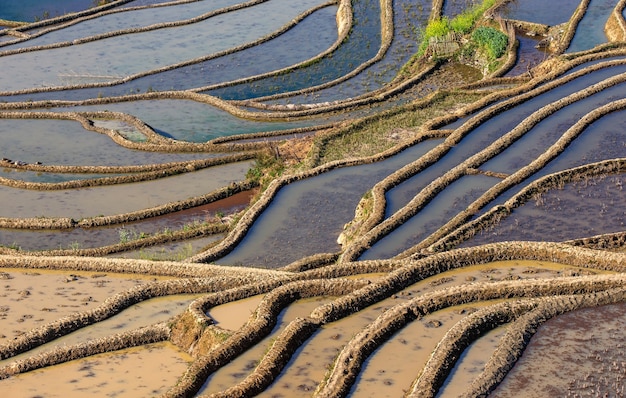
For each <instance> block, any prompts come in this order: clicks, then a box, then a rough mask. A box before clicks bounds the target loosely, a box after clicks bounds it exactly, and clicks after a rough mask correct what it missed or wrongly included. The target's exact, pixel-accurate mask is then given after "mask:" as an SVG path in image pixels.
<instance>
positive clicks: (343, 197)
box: [216, 140, 441, 268]
mask: <svg viewBox="0 0 626 398" xmlns="http://www.w3.org/2000/svg"><path fill="white" fill-rule="evenodd" d="M439 143H441V140H430V141H426V142H423V143H420V144H418V145H415V146H414V147H412V148H409V149H407V150H405V151H403V152H401V153H400V154H398V155H396V156H393V157H392V158H390V159H387V160H385V161H382V162H378V163H374V164H366V165H361V166H354V167H346V168H341V169H335V170H332V171H330V172H327V173H324V174H321V175H318V176H316V177H312V178H307V179H305V180H301V181H298V182H294V183H292V184H289V185H288V186H286V187H284V188H282V189H281V190H280V191H279V192H278V194H277V195H276V198H275V199H274V200H273V201H272V203H271V205H270V206H269V207H268V208H267V209H266V210H265V211H264V212H263V214H262V215H261V216H260V217H259V219H258V220H257V221H256V222H255V223H254V225H253V226H252V228H251V229H250V231H249V232H248V234H247V235H246V237H245V238H244V239H243V241H242V242H240V243H239V245H237V247H236V248H235V250H234V251H233V252H231V253H230V254H229V255H227V256H225V257H223V258H221V259H219V260H217V261H216V262H217V263H218V264H228V265H254V266H260V267H266V268H277V267H281V266H284V265H287V264H289V263H290V262H292V261H295V260H297V259H299V258H302V257H304V256H308V255H312V254H316V253H325V252H336V251H339V250H340V247H339V245H338V244H337V238H338V237H339V234H340V233H341V232H342V229H343V226H344V224H345V223H347V222H348V221H350V220H351V219H352V218H353V217H354V209H355V208H356V205H357V203H358V202H359V200H360V199H361V197H362V196H363V195H364V194H365V192H366V191H367V190H368V189H371V187H372V186H373V185H374V184H376V183H377V182H378V181H379V180H381V179H382V178H384V177H386V176H387V175H389V174H390V173H392V172H393V171H395V170H396V169H398V168H399V167H402V166H404V165H406V164H407V163H410V162H411V161H413V160H415V159H417V158H419V157H420V156H422V155H423V154H424V153H426V152H427V151H428V150H430V149H431V148H433V147H435V146H436V145H438V144H439Z"/></svg>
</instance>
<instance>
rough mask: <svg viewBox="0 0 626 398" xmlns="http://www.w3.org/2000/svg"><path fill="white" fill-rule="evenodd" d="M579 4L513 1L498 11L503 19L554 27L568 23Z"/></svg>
mask: <svg viewBox="0 0 626 398" xmlns="http://www.w3.org/2000/svg"><path fill="white" fill-rule="evenodd" d="M592 3H593V0H592ZM579 4H580V0H559V1H546V0H513V1H509V2H507V3H506V4H505V5H504V6H503V7H502V8H500V10H501V12H502V16H503V17H504V18H509V19H517V20H521V21H529V22H535V23H540V24H544V25H550V26H554V25H558V24H562V23H565V22H567V21H569V19H570V18H571V17H572V15H573V14H574V11H576V7H578V5H579Z"/></svg>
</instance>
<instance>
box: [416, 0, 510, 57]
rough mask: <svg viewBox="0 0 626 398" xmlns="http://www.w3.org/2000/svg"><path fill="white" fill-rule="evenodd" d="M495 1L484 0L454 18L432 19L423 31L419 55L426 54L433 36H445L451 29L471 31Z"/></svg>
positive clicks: (457, 31) (464, 31) (461, 32)
mask: <svg viewBox="0 0 626 398" xmlns="http://www.w3.org/2000/svg"><path fill="white" fill-rule="evenodd" d="M495 3H496V0H483V2H482V3H481V4H479V5H475V6H473V7H470V8H468V9H467V10H465V11H464V12H463V13H461V14H459V15H457V16H456V17H454V18H453V19H452V20H449V19H448V18H446V17H443V18H441V19H436V20H432V21H430V22H429V23H428V25H426V28H424V29H423V30H422V32H421V39H420V40H421V42H420V46H419V49H418V52H417V55H418V56H420V57H421V56H422V55H424V53H425V52H426V49H427V48H428V44H429V43H430V38H431V37H444V36H445V35H447V34H448V33H449V32H450V31H454V32H456V33H460V34H466V33H469V32H470V31H471V30H472V28H473V27H474V25H475V24H476V21H477V20H478V19H479V18H480V17H481V16H482V15H483V13H484V12H485V11H487V10H488V9H489V8H490V7H492V6H493V5H494V4H495ZM505 47H506V46H505Z"/></svg>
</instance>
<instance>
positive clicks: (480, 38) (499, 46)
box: [472, 26, 509, 60]
mask: <svg viewBox="0 0 626 398" xmlns="http://www.w3.org/2000/svg"><path fill="white" fill-rule="evenodd" d="M472 40H474V42H476V44H477V45H478V46H479V47H480V48H482V49H483V50H484V51H485V53H486V54H487V56H488V57H489V59H491V60H494V59H497V58H500V57H501V56H502V54H504V52H505V51H506V47H507V45H508V42H509V38H508V37H507V35H505V34H504V33H502V32H500V31H499V30H497V29H494V28H491V27H486V26H481V27H480V28H478V29H476V30H475V31H474V32H472Z"/></svg>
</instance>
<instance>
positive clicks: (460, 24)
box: [450, 13, 476, 34]
mask: <svg viewBox="0 0 626 398" xmlns="http://www.w3.org/2000/svg"><path fill="white" fill-rule="evenodd" d="M475 21H476V17H475V16H474V15H473V14H472V13H463V14H460V15H457V16H456V17H455V18H454V19H452V21H450V28H451V29H452V30H453V31H455V32H456V33H460V34H465V33H468V32H469V31H470V30H472V27H473V26H474V22H475Z"/></svg>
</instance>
